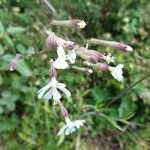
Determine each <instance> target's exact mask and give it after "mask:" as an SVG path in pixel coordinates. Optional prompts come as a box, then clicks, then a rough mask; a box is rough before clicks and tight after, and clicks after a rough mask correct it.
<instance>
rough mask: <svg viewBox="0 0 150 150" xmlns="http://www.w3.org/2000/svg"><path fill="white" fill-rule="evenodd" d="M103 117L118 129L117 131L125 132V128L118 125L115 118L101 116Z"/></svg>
mask: <svg viewBox="0 0 150 150" xmlns="http://www.w3.org/2000/svg"><path fill="white" fill-rule="evenodd" d="M100 115H101V116H102V117H104V118H105V119H107V120H108V121H109V122H110V123H111V124H112V125H113V126H114V127H116V128H117V129H119V130H121V131H124V130H123V128H121V127H120V126H119V125H118V124H117V121H116V120H115V118H113V117H110V116H106V115H104V114H102V113H101V114H100Z"/></svg>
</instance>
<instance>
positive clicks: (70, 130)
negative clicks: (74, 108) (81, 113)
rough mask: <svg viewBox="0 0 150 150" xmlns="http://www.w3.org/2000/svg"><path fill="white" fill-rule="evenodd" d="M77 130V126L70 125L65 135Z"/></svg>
mask: <svg viewBox="0 0 150 150" xmlns="http://www.w3.org/2000/svg"><path fill="white" fill-rule="evenodd" d="M75 130H76V128H75V127H68V128H66V130H65V135H69V134H71V133H73V132H74V131H75Z"/></svg>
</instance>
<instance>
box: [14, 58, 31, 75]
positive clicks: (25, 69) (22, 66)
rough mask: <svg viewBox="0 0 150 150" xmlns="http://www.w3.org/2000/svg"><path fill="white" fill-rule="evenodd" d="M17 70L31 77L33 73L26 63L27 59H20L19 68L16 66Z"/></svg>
mask: <svg viewBox="0 0 150 150" xmlns="http://www.w3.org/2000/svg"><path fill="white" fill-rule="evenodd" d="M16 70H17V71H18V72H19V73H20V74H21V75H22V76H25V77H29V76H30V75H31V71H30V69H29V68H28V66H27V65H26V63H25V61H24V60H23V59H20V60H19V61H18V62H17V68H16Z"/></svg>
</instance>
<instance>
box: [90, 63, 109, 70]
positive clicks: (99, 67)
mask: <svg viewBox="0 0 150 150" xmlns="http://www.w3.org/2000/svg"><path fill="white" fill-rule="evenodd" d="M90 66H92V67H93V68H94V69H95V70H98V71H108V70H109V67H110V66H109V65H108V64H104V63H96V64H90Z"/></svg>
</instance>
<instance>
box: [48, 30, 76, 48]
mask: <svg viewBox="0 0 150 150" xmlns="http://www.w3.org/2000/svg"><path fill="white" fill-rule="evenodd" d="M46 33H47V34H48V38H47V39H46V45H47V47H48V48H57V47H58V46H59V45H62V46H63V48H67V49H74V48H75V46H76V45H75V43H74V42H72V41H65V40H64V39H62V38H60V37H58V36H57V35H56V34H55V33H53V32H51V31H48V30H46Z"/></svg>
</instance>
